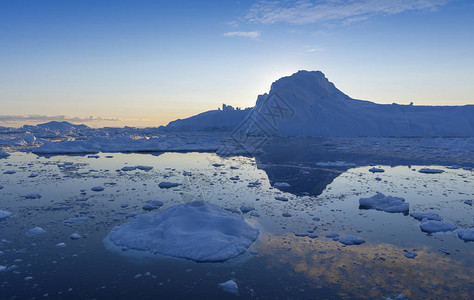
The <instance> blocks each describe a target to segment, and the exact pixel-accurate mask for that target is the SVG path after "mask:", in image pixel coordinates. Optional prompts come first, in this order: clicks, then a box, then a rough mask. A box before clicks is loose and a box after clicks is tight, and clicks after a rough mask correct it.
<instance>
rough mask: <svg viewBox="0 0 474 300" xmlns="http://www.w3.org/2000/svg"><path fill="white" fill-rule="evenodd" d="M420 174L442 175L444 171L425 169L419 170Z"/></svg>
mask: <svg viewBox="0 0 474 300" xmlns="http://www.w3.org/2000/svg"><path fill="white" fill-rule="evenodd" d="M418 172H420V173H425V174H440V173H443V172H444V171H443V170H440V169H430V168H423V169H419V170H418Z"/></svg>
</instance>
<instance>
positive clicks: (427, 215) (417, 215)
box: [410, 212, 443, 221]
mask: <svg viewBox="0 0 474 300" xmlns="http://www.w3.org/2000/svg"><path fill="white" fill-rule="evenodd" d="M410 216H411V217H413V218H415V219H417V220H418V221H421V220H423V219H428V220H435V221H442V220H443V218H441V217H440V216H439V215H438V214H436V213H417V212H414V213H411V214H410Z"/></svg>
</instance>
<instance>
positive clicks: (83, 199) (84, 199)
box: [76, 197, 89, 202]
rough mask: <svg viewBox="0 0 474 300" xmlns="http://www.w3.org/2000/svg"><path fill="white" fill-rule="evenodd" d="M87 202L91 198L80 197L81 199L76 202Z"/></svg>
mask: <svg viewBox="0 0 474 300" xmlns="http://www.w3.org/2000/svg"><path fill="white" fill-rule="evenodd" d="M87 200H89V197H79V198H77V199H76V201H78V202H84V201H87Z"/></svg>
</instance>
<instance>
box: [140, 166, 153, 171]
mask: <svg viewBox="0 0 474 300" xmlns="http://www.w3.org/2000/svg"><path fill="white" fill-rule="evenodd" d="M137 169H138V170H142V171H145V172H148V171H151V170H152V169H153V167H152V166H137Z"/></svg>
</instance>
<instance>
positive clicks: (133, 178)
mask: <svg viewBox="0 0 474 300" xmlns="http://www.w3.org/2000/svg"><path fill="white" fill-rule="evenodd" d="M285 153H289V152H288V151H267V152H266V154H265V155H261V156H259V157H257V158H247V157H232V158H221V157H219V156H217V155H215V154H210V153H164V154H161V155H151V154H118V153H114V154H105V153H104V154H100V155H99V158H89V157H87V156H53V157H50V158H46V157H37V156H35V155H32V154H26V153H14V154H13V155H12V156H11V157H9V158H7V159H2V160H0V185H3V186H4V188H3V189H1V190H0V209H1V210H6V211H10V212H13V213H14V214H15V215H14V216H12V217H10V218H7V219H4V220H1V221H0V240H1V242H0V251H2V252H0V266H5V267H6V268H7V269H6V270H4V271H0V298H2V299H12V298H13V299H29V298H69V299H95V298H96V299H130V298H138V299H190V298H192V299H211V298H216V299H225V298H231V299H232V298H239V297H240V298H245V299H333V298H334V299H338V298H381V297H395V296H397V295H398V294H400V293H403V294H405V295H407V296H409V297H410V298H416V299H419V298H431V299H441V298H452V299H462V298H465V299H468V298H469V297H470V296H471V294H472V293H473V291H474V280H473V279H472V278H473V275H474V274H473V272H472V267H473V265H474V259H473V258H472V257H473V252H474V248H473V247H474V243H465V242H463V241H462V240H460V239H458V238H457V236H456V234H455V233H447V234H433V235H427V234H426V233H423V232H421V230H420V227H419V222H418V221H417V220H415V219H413V218H412V217H410V216H405V215H403V214H401V213H399V214H390V213H386V212H381V211H375V210H360V209H359V203H358V200H359V198H360V197H368V196H372V195H373V194H375V193H376V192H383V193H385V194H388V195H392V196H398V197H403V198H405V199H406V201H407V202H409V203H410V212H412V211H418V212H436V213H438V214H439V215H441V216H442V217H443V218H444V220H445V221H450V222H452V223H454V224H456V225H457V226H458V227H459V228H468V227H473V226H474V221H473V217H474V213H473V212H474V210H473V207H472V206H470V205H467V204H465V203H464V201H465V200H474V187H473V186H474V185H473V181H474V174H473V172H472V171H470V170H463V169H449V168H446V167H443V166H430V167H436V168H439V169H442V170H444V171H445V172H444V173H442V174H421V173H419V172H417V170H418V169H420V168H421V167H423V166H422V165H411V166H408V165H406V162H404V161H397V162H393V161H392V162H390V163H389V165H386V164H383V163H384V161H378V160H377V158H367V157H359V156H346V157H344V156H337V157H336V156H331V155H329V156H328V154H321V153H319V154H318V153H311V152H308V154H307V155H298V156H292V155H288V154H285ZM107 156H113V157H109V158H108V157H107ZM295 157H298V160H296V159H295ZM336 160H344V161H346V162H355V163H356V164H357V165H358V166H359V167H353V168H348V167H345V168H344V167H319V166H317V164H316V163H317V162H321V161H336ZM368 161H373V163H374V164H375V163H378V165H377V167H381V168H383V169H384V170H385V172H384V173H380V174H372V173H371V172H369V171H368V170H369V168H370V166H369V165H370V162H369V163H368ZM64 163H66V164H64ZM215 163H218V164H222V166H218V167H216V166H213V164H215ZM404 163H405V164H404ZM136 165H146V166H152V167H153V169H152V170H151V171H148V172H145V171H142V170H136V171H130V172H124V171H120V169H121V168H122V167H125V166H136ZM390 165H392V166H390ZM8 170H12V171H15V172H16V173H14V174H4V172H5V171H8ZM184 171H187V172H191V173H192V175H191V176H184V175H183V172H184ZM31 173H35V174H37V177H33V178H30V177H29V175H30V174H31ZM236 175H238V176H239V177H240V179H239V180H230V178H231V177H234V176H236ZM376 177H379V178H380V179H381V180H380V181H378V180H376V179H375V178H376ZM161 181H173V182H179V183H181V186H179V187H177V188H173V189H167V190H163V189H159V188H158V183H159V182H161ZM255 181H259V182H260V183H261V185H259V186H257V187H248V183H249V182H255ZM282 181H283V182H288V183H289V184H290V185H291V187H289V188H281V189H280V190H279V189H277V188H274V187H272V186H273V184H274V183H275V182H282ZM94 186H103V187H105V189H104V191H102V192H93V191H91V188H92V187H94ZM31 193H38V194H41V198H39V199H25V197H23V196H24V195H27V194H31ZM275 196H284V197H287V198H288V199H289V201H287V202H281V201H276V200H275V199H274V197H275ZM81 197H89V199H88V200H87V201H77V200H78V199H79V198H81ZM148 200H160V201H163V202H164V205H163V207H162V208H161V210H163V209H165V208H166V207H169V206H172V205H174V204H178V203H183V202H189V201H192V200H204V201H209V202H211V203H213V204H215V205H217V206H219V207H221V208H224V209H234V210H235V209H238V208H239V207H240V206H241V205H248V206H252V207H254V208H255V211H256V212H257V213H258V214H259V215H260V216H258V217H257V216H251V215H250V214H243V217H244V218H245V220H246V221H247V222H248V223H249V224H252V225H254V226H256V227H258V228H259V229H260V235H259V238H258V240H257V241H256V242H255V243H254V245H252V247H251V248H250V249H249V251H248V253H246V254H244V255H243V256H241V257H238V258H236V259H232V260H229V261H227V262H223V263H196V262H193V261H189V260H184V259H177V258H169V257H163V256H154V255H144V254H143V253H139V252H137V251H124V252H114V251H110V250H108V249H107V248H106V247H105V245H104V241H103V240H104V238H105V237H106V236H107V234H108V232H109V231H110V230H111V229H112V228H113V227H114V226H116V225H121V224H124V223H125V222H127V221H129V220H131V219H132V218H133V216H134V215H135V214H136V213H139V214H141V213H146V212H145V211H144V210H142V208H141V207H142V206H143V205H144V204H145V203H146V201H148ZM283 213H288V214H291V217H283V216H282V214H283ZM81 216H88V217H89V219H88V220H87V221H85V222H80V223H73V224H67V223H65V222H64V220H66V219H69V218H73V217H81ZM315 217H318V218H319V220H318V221H315V220H313V218H315ZM36 226H39V227H42V228H43V229H44V230H46V233H44V234H40V235H37V236H28V235H27V234H26V232H27V230H28V229H30V228H33V227H36ZM331 232H336V233H339V234H340V235H341V236H344V235H346V234H353V235H356V236H359V237H362V238H363V239H365V240H366V243H364V244H362V245H358V246H344V245H343V244H341V243H340V242H338V241H334V240H332V239H329V238H326V237H325V235H326V234H327V233H331ZM72 233H79V234H80V235H81V236H82V238H81V239H78V240H71V239H70V238H69V237H70V235H71V234H72ZM308 233H314V234H317V235H318V237H317V238H309V237H307V236H301V235H304V234H308ZM297 235H299V236H297ZM62 242H64V243H66V247H57V246H56V245H57V244H58V243H62ZM440 248H445V250H446V251H447V252H449V255H448V254H446V253H445V252H446V251H444V252H442V251H439V249H440ZM406 250H408V251H415V252H416V253H417V254H418V256H417V257H416V258H415V259H408V258H406V257H405V256H404V255H403V253H404V251H406ZM229 279H233V280H235V282H237V284H238V286H239V295H238V296H236V295H232V294H230V293H228V292H225V291H223V290H221V289H220V288H219V287H218V283H221V282H225V281H227V280H229Z"/></svg>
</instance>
